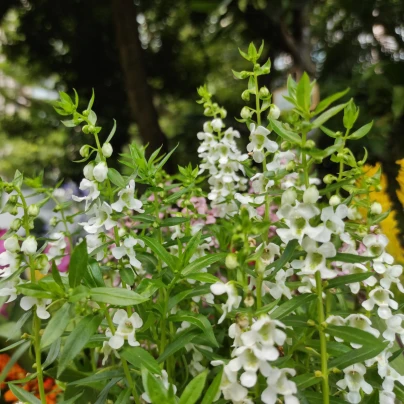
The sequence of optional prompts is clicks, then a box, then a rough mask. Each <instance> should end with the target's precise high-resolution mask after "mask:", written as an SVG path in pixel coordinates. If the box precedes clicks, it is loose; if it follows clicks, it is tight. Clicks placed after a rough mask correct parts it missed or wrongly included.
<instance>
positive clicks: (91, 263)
mask: <svg viewBox="0 0 404 404" xmlns="http://www.w3.org/2000/svg"><path fill="white" fill-rule="evenodd" d="M83 281H84V284H85V285H86V286H88V287H89V288H96V287H103V286H105V282H104V278H103V277H102V272H101V268H100V264H99V263H98V262H97V261H96V260H95V259H93V258H90V259H89V260H88V265H87V271H86V272H85V274H84V277H83Z"/></svg>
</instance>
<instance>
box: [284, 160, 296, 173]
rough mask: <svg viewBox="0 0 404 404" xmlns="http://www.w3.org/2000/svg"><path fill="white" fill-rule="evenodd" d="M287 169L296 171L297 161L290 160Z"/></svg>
mask: <svg viewBox="0 0 404 404" xmlns="http://www.w3.org/2000/svg"><path fill="white" fill-rule="evenodd" d="M285 168H286V171H294V169H295V168H296V163H295V162H294V161H289V163H288V164H286V167H285Z"/></svg>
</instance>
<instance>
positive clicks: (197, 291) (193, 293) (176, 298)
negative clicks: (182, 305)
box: [168, 285, 210, 310]
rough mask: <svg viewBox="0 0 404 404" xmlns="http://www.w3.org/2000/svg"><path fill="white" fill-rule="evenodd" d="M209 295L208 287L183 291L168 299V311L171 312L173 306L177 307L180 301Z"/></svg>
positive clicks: (203, 286)
mask: <svg viewBox="0 0 404 404" xmlns="http://www.w3.org/2000/svg"><path fill="white" fill-rule="evenodd" d="M207 293H210V287H209V285H202V286H197V287H194V288H192V289H188V290H184V291H182V292H180V293H178V294H176V295H175V296H173V297H170V299H169V301H168V310H171V309H172V308H173V307H174V306H175V305H177V304H178V303H179V302H181V301H182V300H184V299H186V298H187V297H188V298H192V297H194V296H201V295H206V294H207Z"/></svg>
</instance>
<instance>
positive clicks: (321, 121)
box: [311, 103, 347, 128]
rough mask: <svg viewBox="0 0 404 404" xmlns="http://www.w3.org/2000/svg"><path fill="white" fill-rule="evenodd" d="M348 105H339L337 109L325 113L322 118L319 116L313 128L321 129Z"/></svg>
mask: <svg viewBox="0 0 404 404" xmlns="http://www.w3.org/2000/svg"><path fill="white" fill-rule="evenodd" d="M346 105H347V104H346V103H345V104H339V105H336V106H335V107H332V108H330V109H329V110H328V111H325V112H323V113H322V114H321V115H320V116H318V117H317V118H316V119H315V120H314V121H313V122H312V123H311V125H312V127H313V128H319V127H320V126H321V125H323V124H324V123H325V122H327V121H328V120H329V119H330V118H332V117H333V116H334V115H337V114H338V112H340V111H342V110H343V109H344V108H345V106H346Z"/></svg>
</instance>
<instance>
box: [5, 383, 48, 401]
mask: <svg viewBox="0 0 404 404" xmlns="http://www.w3.org/2000/svg"><path fill="white" fill-rule="evenodd" d="M8 387H9V388H10V390H11V391H12V393H13V394H14V395H15V396H16V397H17V398H18V399H19V400H21V401H22V402H28V403H29V404H41V401H40V400H39V399H38V398H36V397H35V396H34V395H33V394H31V393H30V392H29V391H26V390H24V389H22V388H21V387H18V386H15V385H14V384H9V385H8Z"/></svg>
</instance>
